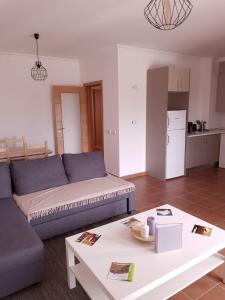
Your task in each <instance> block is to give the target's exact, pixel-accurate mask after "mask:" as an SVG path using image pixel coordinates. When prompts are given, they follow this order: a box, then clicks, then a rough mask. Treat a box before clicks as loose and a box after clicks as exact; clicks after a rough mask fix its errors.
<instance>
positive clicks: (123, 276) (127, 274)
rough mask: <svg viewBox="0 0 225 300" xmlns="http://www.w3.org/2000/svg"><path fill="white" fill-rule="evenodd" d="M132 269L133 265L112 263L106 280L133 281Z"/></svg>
mask: <svg viewBox="0 0 225 300" xmlns="http://www.w3.org/2000/svg"><path fill="white" fill-rule="evenodd" d="M134 268H135V265H134V264H133V263H117V262H112V264H111V267H110V270H109V273H108V279H112V280H122V281H133V278H134Z"/></svg>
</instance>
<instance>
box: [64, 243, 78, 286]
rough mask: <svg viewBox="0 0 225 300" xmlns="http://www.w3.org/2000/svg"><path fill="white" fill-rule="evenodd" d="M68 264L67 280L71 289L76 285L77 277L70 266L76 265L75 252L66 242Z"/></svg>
mask: <svg viewBox="0 0 225 300" xmlns="http://www.w3.org/2000/svg"><path fill="white" fill-rule="evenodd" d="M66 265H67V280H68V286H69V289H73V288H75V287H76V277H75V275H74V273H73V272H72V271H71V269H70V267H71V266H74V265H75V256H74V252H73V251H72V250H71V248H70V246H68V245H67V244H66Z"/></svg>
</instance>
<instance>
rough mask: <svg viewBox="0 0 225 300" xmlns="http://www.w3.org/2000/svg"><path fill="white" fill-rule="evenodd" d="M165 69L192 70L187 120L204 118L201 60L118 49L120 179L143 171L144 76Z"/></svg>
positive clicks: (144, 139)
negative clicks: (181, 68) (150, 70)
mask: <svg viewBox="0 0 225 300" xmlns="http://www.w3.org/2000/svg"><path fill="white" fill-rule="evenodd" d="M207 63H208V62H206V64H207ZM166 65H178V66H183V67H188V68H190V69H191V90H190V101H189V120H193V121H195V120H196V119H199V118H200V117H201V116H202V115H203V112H202V107H204V101H205V95H204V94H201V91H202V89H204V86H205V82H208V81H209V82H210V78H208V73H207V74H204V68H205V65H204V61H203V60H202V59H201V58H198V57H191V56H183V55H177V54H173V53H165V52H160V51H152V50H148V49H140V48H132V47H126V46H118V84H119V158H120V173H119V174H120V176H125V175H128V174H135V173H139V172H144V171H145V168H146V166H145V163H146V162H145V156H146V150H145V149H146V75H147V70H148V69H149V68H153V67H160V66H166ZM206 67H207V65H206ZM205 76H206V78H204V77H205ZM202 85H203V86H202ZM207 93H208V91H207ZM132 121H133V123H134V124H133V123H132Z"/></svg>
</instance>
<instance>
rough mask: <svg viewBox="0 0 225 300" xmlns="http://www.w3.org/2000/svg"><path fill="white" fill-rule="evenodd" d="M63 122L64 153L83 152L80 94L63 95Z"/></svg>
mask: <svg viewBox="0 0 225 300" xmlns="http://www.w3.org/2000/svg"><path fill="white" fill-rule="evenodd" d="M61 101H62V122H63V130H64V132H63V135H64V153H80V152H81V128H80V99H79V95H78V94H72V93H71V94H70V93H63V94H61Z"/></svg>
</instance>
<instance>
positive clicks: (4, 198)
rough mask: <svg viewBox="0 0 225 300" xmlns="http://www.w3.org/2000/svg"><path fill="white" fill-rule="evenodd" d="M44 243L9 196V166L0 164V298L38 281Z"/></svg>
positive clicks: (41, 272) (42, 265)
mask: <svg viewBox="0 0 225 300" xmlns="http://www.w3.org/2000/svg"><path fill="white" fill-rule="evenodd" d="M43 268H44V246H43V243H42V242H41V240H40V239H39V237H38V236H37V234H36V233H35V232H34V230H33V228H32V226H31V225H30V224H29V223H28V222H27V221H26V219H25V217H24V216H23V214H22V213H21V211H20V209H18V207H17V205H16V203H15V201H14V199H13V198H12V190H11V178H10V173H9V168H8V166H7V165H5V164H0V298H3V297H5V296H7V295H9V294H11V293H13V292H15V291H17V290H19V289H22V288H25V287H27V286H29V285H32V284H34V283H37V282H39V281H40V280H41V278H42V274H43Z"/></svg>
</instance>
